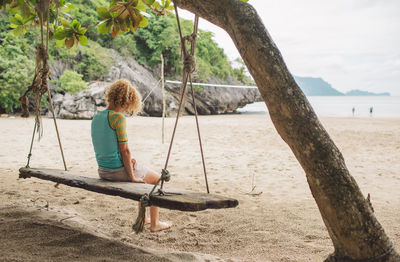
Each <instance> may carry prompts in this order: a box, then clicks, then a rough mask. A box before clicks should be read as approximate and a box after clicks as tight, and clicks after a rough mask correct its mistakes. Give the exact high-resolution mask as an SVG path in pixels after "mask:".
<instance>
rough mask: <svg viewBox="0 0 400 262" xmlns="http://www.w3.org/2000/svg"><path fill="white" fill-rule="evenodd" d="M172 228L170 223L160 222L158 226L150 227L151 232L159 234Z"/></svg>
mask: <svg viewBox="0 0 400 262" xmlns="http://www.w3.org/2000/svg"><path fill="white" fill-rule="evenodd" d="M170 227H171V224H170V223H167V222H158V224H157V225H156V226H155V227H150V231H151V232H158V231H161V230H165V229H168V228H170Z"/></svg>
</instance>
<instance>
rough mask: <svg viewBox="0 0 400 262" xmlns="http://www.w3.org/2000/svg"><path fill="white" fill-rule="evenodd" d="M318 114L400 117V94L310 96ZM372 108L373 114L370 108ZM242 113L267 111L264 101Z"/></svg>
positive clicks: (248, 106)
mask: <svg viewBox="0 0 400 262" xmlns="http://www.w3.org/2000/svg"><path fill="white" fill-rule="evenodd" d="M307 99H308V101H309V102H310V104H311V106H312V107H313V109H314V111H315V112H316V114H317V115H318V116H337V117H351V116H353V108H354V116H355V117H370V116H373V117H395V118H397V117H400V97H399V96H308V97H307ZM371 108H372V114H370V110H371ZM237 111H238V112H241V113H262V114H263V113H266V112H268V109H267V107H266V105H265V103H264V102H256V103H252V104H248V105H246V106H245V107H243V108H240V109H238V110H237Z"/></svg>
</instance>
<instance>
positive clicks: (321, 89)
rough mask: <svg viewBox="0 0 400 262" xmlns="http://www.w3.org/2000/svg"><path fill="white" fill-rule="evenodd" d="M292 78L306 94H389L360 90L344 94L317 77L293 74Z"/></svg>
mask: <svg viewBox="0 0 400 262" xmlns="http://www.w3.org/2000/svg"><path fill="white" fill-rule="evenodd" d="M294 80H295V81H296V83H297V84H298V85H299V87H300V88H301V90H303V92H304V94H305V95H306V96H390V93H388V92H385V93H372V92H368V91H361V90H357V89H355V90H351V91H349V92H347V93H346V94H344V93H342V92H339V91H338V90H336V89H335V88H333V87H332V86H331V85H330V84H329V83H327V82H326V81H324V80H323V79H322V78H320V77H318V78H315V77H301V76H294Z"/></svg>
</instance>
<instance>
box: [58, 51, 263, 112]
mask: <svg viewBox="0 0 400 262" xmlns="http://www.w3.org/2000/svg"><path fill="white" fill-rule="evenodd" d="M110 56H112V59H113V61H116V62H115V63H114V65H113V66H111V68H110V70H109V73H108V74H107V75H106V76H105V81H102V82H93V83H90V84H89V87H90V88H89V89H86V90H82V91H81V92H79V93H77V94H73V95H71V94H68V93H66V94H60V93H55V92H53V93H54V95H53V103H54V108H55V113H56V115H57V116H58V117H60V118H67V119H91V118H92V117H93V116H94V114H96V112H98V111H100V110H103V109H104V108H105V106H106V104H105V101H104V93H105V90H106V89H107V87H108V86H109V85H110V84H111V83H112V82H113V81H115V80H117V79H127V80H129V81H131V82H132V83H133V84H134V85H135V86H137V88H138V90H139V92H140V93H141V95H142V97H143V100H144V106H143V110H142V113H141V115H145V116H161V115H162V92H161V84H160V82H159V81H158V80H157V79H155V77H154V76H153V74H152V73H151V71H150V70H148V69H146V68H144V67H143V66H141V65H140V64H139V63H137V62H136V61H135V60H134V59H133V58H123V57H121V56H120V55H119V54H117V53H115V52H110ZM54 64H55V65H57V70H58V69H59V68H60V66H59V64H57V63H54ZM54 71H56V68H54V69H53V72H54ZM59 74H60V75H61V74H62V72H61V73H59ZM187 96H188V98H187V103H186V107H185V112H186V113H188V114H193V113H194V109H193V103H192V97H191V94H190V92H188V93H187ZM195 97H196V105H197V109H198V110H197V111H198V113H199V114H205V115H208V114H224V113H230V112H234V111H235V110H236V109H238V108H240V107H243V106H245V105H246V104H249V103H253V102H255V101H259V100H260V95H259V92H258V90H257V89H241V88H221V87H203V88H195ZM178 104H179V86H176V85H171V84H168V85H166V115H167V116H171V115H173V114H175V113H176V111H177V108H178Z"/></svg>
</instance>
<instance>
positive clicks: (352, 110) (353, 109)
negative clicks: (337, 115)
mask: <svg viewBox="0 0 400 262" xmlns="http://www.w3.org/2000/svg"><path fill="white" fill-rule="evenodd" d="M355 111H356V109H355V108H354V107H353V108H352V109H351V112H353V116H354V112H355Z"/></svg>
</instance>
